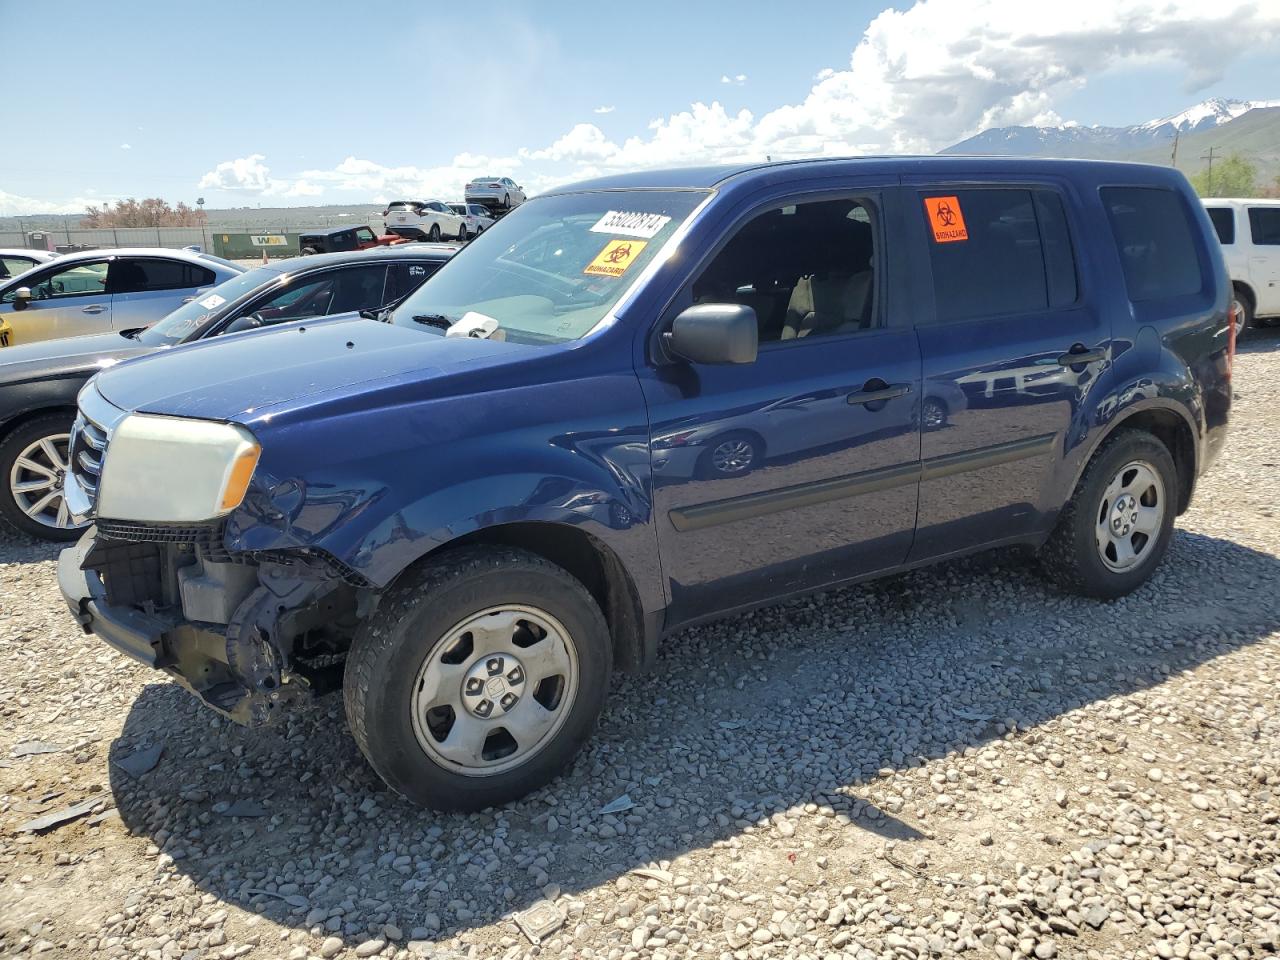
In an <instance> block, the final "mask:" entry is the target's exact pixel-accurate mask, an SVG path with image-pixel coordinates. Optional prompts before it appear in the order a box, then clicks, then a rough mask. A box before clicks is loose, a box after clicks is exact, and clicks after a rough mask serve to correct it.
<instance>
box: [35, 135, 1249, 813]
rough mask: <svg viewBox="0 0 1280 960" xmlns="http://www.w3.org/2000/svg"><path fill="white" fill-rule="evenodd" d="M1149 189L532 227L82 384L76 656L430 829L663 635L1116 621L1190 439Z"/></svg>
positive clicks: (1159, 188) (1157, 556) (758, 179)
mask: <svg viewBox="0 0 1280 960" xmlns="http://www.w3.org/2000/svg"><path fill="white" fill-rule="evenodd" d="M1230 301H1231V286H1230V283H1229V281H1228V279H1227V275H1226V272H1225V269H1224V264H1223V259H1222V255H1221V252H1220V251H1219V249H1218V244H1217V241H1216V240H1215V239H1214V235H1213V233H1212V228H1211V226H1210V222H1209V218H1208V216H1207V214H1206V213H1205V211H1204V209H1203V207H1202V206H1201V205H1200V203H1199V202H1198V201H1197V199H1196V197H1195V194H1194V193H1193V192H1192V191H1191V189H1190V187H1189V186H1188V184H1187V181H1186V180H1185V179H1184V178H1183V176H1182V175H1181V174H1179V173H1178V172H1177V171H1175V170H1171V169H1167V168H1163V167H1155V166H1140V165H1129V164H1116V163H1096V162H1079V161H1056V160H1024V159H980V158H966V157H935V158H920V159H910V158H897V159H850V160H814V161H804V162H794V163H773V164H764V165H752V166H739V167H714V168H692V169H683V170H676V171H670V172H650V173H643V174H632V175H626V176H619V177H615V178H612V179H606V180H599V181H594V182H590V183H585V184H580V185H576V186H572V187H565V188H564V189H561V190H558V191H555V192H552V193H549V194H544V195H542V196H539V197H537V198H536V199H533V200H530V201H529V202H527V203H525V204H522V205H521V206H519V207H518V208H517V209H516V210H515V211H514V212H512V213H511V214H510V215H509V216H507V217H506V218H504V219H503V220H501V221H500V222H499V223H497V224H496V225H495V226H494V227H493V228H492V229H490V230H488V231H486V232H485V233H484V234H483V235H482V236H480V237H477V238H476V239H475V240H474V241H473V242H472V243H471V244H470V245H469V246H467V247H466V248H465V249H463V250H462V251H461V252H460V253H459V254H458V255H457V256H456V257H455V258H454V259H453V260H452V261H451V262H450V263H449V264H448V265H447V266H446V267H445V268H444V269H442V270H440V271H439V272H438V273H436V274H435V275H434V276H432V277H431V278H430V279H429V280H427V282H426V283H424V284H423V285H422V286H421V287H419V288H418V290H417V291H416V292H415V293H413V294H412V295H411V296H410V297H409V298H408V299H407V300H405V301H404V302H403V304H402V305H401V306H399V307H398V308H397V309H396V310H395V311H394V313H393V314H392V315H391V316H390V319H389V322H379V321H376V320H371V319H356V318H352V319H349V320H337V321H329V322H325V323H317V324H309V323H302V324H294V325H290V326H287V327H281V328H278V329H276V330H273V331H269V332H264V333H261V334H259V335H257V336H253V337H229V338H224V339H220V340H219V339H215V340H212V341H207V342H203V343H197V344H193V345H189V346H183V347H180V348H177V349H174V350H171V351H167V352H165V353H164V354H160V355H155V356H151V357H147V358H144V359H140V360H130V361H126V362H124V363H120V364H118V365H116V366H113V367H111V368H109V369H106V370H104V371H102V372H101V373H99V374H98V375H97V376H96V377H95V378H94V379H93V380H92V381H90V383H89V384H88V385H87V386H86V387H85V388H84V390H83V391H82V392H81V394H80V397H79V415H78V419H77V421H76V424H75V427H74V428H73V434H72V438H71V447H72V449H71V454H72V455H71V458H70V460H71V471H70V473H69V475H68V477H67V479H66V485H65V496H66V502H67V504H68V505H69V507H70V508H71V510H72V512H73V513H74V514H75V515H76V516H78V517H90V518H92V519H93V525H92V526H91V527H90V528H89V529H88V532H87V533H86V534H85V536H84V537H83V539H82V540H80V541H79V543H78V544H77V545H75V546H74V547H70V548H68V549H67V550H66V551H65V552H64V553H63V554H62V556H61V559H60V562H59V571H58V572H59V582H60V585H61V588H62V591H63V594H64V595H65V597H66V600H67V603H68V605H69V607H70V609H71V612H72V614H73V615H74V616H75V618H76V619H77V621H78V622H79V623H80V624H81V625H83V627H84V629H85V630H86V631H89V632H92V633H95V634H97V635H98V636H99V637H100V638H101V639H102V640H103V641H105V642H106V643H108V644H110V645H111V646H113V647H114V648H116V649H117V650H120V651H122V652H124V653H126V654H128V655H129V656H131V657H134V658H135V659H137V660H140V661H142V662H143V663H145V664H148V665H150V666H153V667H155V668H157V669H160V670H162V671H164V672H165V673H167V674H168V675H169V676H171V677H172V678H173V679H174V680H176V681H177V682H178V683H180V684H182V685H183V686H184V687H186V688H187V689H188V690H189V691H190V692H191V693H192V694H194V695H195V696H196V697H198V698H199V699H200V700H202V701H203V702H204V703H205V704H207V705H208V706H209V707H211V708H212V709H214V710H217V711H219V712H220V713H222V714H224V715H225V716H227V717H230V718H232V719H234V720H236V721H239V722H240V723H243V724H248V725H257V724H266V723H270V722H271V721H273V720H275V719H278V718H279V717H280V716H281V715H282V714H284V713H286V712H287V711H289V710H290V709H293V708H294V707H295V705H296V704H297V703H298V702H299V701H301V700H303V699H305V698H307V697H309V696H311V695H313V694H316V693H319V692H321V691H323V690H326V689H328V688H331V687H335V686H338V685H341V687H342V689H343V693H344V699H345V707H346V714H347V718H348V721H349V726H350V729H351V733H352V736H353V737H354V738H355V741H356V743H357V744H358V745H359V747H360V749H361V750H362V751H363V753H364V755H365V756H366V757H367V758H368V760H369V762H370V764H371V765H372V766H373V768H374V769H375V770H376V771H377V773H378V774H379V775H380V776H381V777H382V778H383V779H384V780H385V781H386V782H387V783H388V784H390V785H391V786H392V787H393V788H395V789H396V790H397V791H399V792H400V793H401V794H403V795H404V796H406V797H409V798H411V799H412V800H414V801H417V802H421V803H424V804H428V805H432V806H435V807H438V808H450V809H476V808H479V807H484V806H487V805H490V804H499V803H503V802H505V801H509V800H511V799H513V798H516V797H519V796H521V795H522V794H525V793H526V792H528V791H530V790H532V789H534V788H536V787H538V786H540V785H542V784H544V783H546V782H548V781H549V780H550V779H552V778H553V777H554V776H556V775H557V773H559V772H560V771H562V770H564V769H565V767H566V765H568V764H569V763H570V762H571V760H572V758H573V757H574V755H575V754H576V753H577V752H578V750H579V749H580V748H581V746H582V745H583V743H584V742H585V741H586V740H587V739H588V737H589V736H590V734H591V731H592V729H593V725H594V724H595V722H596V719H597V717H598V715H599V714H600V712H601V709H602V708H603V706H604V703H605V697H606V693H607V691H608V690H609V678H610V674H611V673H612V672H613V671H615V670H623V671H638V670H643V669H645V668H646V667H648V666H649V665H651V664H652V663H653V662H654V658H655V654H656V651H657V649H658V646H659V644H660V643H662V642H663V641H664V640H667V639H670V638H674V642H678V633H679V631H680V630H681V629H682V628H684V627H687V626H688V625H690V624H694V623H697V622H699V621H703V620H707V619H709V618H713V617H723V616H725V615H727V614H732V613H735V612H739V611H745V610H748V609H750V608H752V607H755V606H758V605H761V604H767V603H774V602H776V601H779V600H781V599H783V598H786V597H792V596H795V595H798V594H803V593H806V592H812V591H817V590H825V589H829V588H832V587H837V586H842V585H847V584H851V583H855V582H857V581H862V580H866V579H868V578H872V577H879V576H883V575H885V574H890V573H894V572H897V571H902V570H906V569H910V568H913V567H918V566H922V565H925V564H931V563H936V562H938V561H940V560H945V559H947V558H951V557H957V556H960V555H963V554H968V553H971V552H974V551H978V550H990V549H996V548H1010V547H1014V546H1018V547H1023V548H1027V547H1029V548H1032V549H1034V550H1035V551H1037V553H1038V557H1039V565H1040V567H1041V568H1042V570H1043V571H1044V574H1045V575H1046V576H1047V577H1048V578H1049V580H1050V581H1052V582H1053V583H1054V584H1056V585H1058V586H1059V587H1060V588H1061V589H1063V590H1065V591H1069V592H1072V593H1076V594H1080V595H1083V596H1087V597H1094V598H1097V599H1098V600H1100V601H1104V602H1105V601H1107V600H1110V599H1113V598H1116V597H1120V596H1122V595H1124V594H1127V593H1129V592H1130V591H1132V590H1135V589H1137V588H1139V587H1140V586H1141V585H1142V584H1143V582H1144V581H1146V580H1147V579H1148V578H1149V577H1151V575H1152V574H1153V573H1154V572H1155V570H1156V569H1157V567H1158V565H1159V564H1160V562H1161V558H1162V557H1163V556H1164V554H1165V551H1166V548H1167V547H1168V545H1169V541H1170V537H1171V533H1172V527H1173V523H1174V518H1175V517H1176V516H1177V515H1178V514H1180V513H1182V512H1183V511H1185V510H1186V509H1187V506H1188V504H1189V503H1190V502H1191V498H1192V495H1193V493H1194V490H1195V485H1196V480H1197V478H1198V477H1199V476H1200V475H1201V474H1202V473H1203V472H1204V471H1205V470H1206V469H1207V468H1208V467H1209V466H1210V464H1212V463H1213V461H1214V459H1215V458H1216V457H1217V456H1218V455H1219V453H1220V451H1221V450H1222V446H1223V443H1224V440H1225V436H1226V427H1227V420H1228V414H1229V408H1230V403H1231V392H1230V377H1231V362H1232V356H1233V351H1234V325H1233V323H1232V322H1231V318H1230V307H1229V304H1230Z"/></svg>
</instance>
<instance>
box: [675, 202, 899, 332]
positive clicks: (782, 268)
mask: <svg viewBox="0 0 1280 960" xmlns="http://www.w3.org/2000/svg"><path fill="white" fill-rule="evenodd" d="M875 252H876V251H875V230H874V227H873V217H872V214H871V208H870V207H869V206H868V205H867V204H866V203H864V202H863V201H860V200H854V199H840V200H821V201H815V202H812V203H796V204H789V205H786V206H779V207H775V208H773V209H771V210H767V211H765V212H764V213H761V214H759V215H757V216H755V217H753V218H752V219H751V220H749V221H748V222H747V223H746V224H745V225H744V226H742V227H741V228H739V230H738V231H737V233H735V234H734V235H733V237H731V238H730V239H729V242H728V243H726V244H725V246H724V247H723V248H722V249H721V250H720V252H719V253H718V254H716V256H715V259H713V260H712V261H711V263H710V264H708V265H707V267H706V268H705V269H704V270H703V271H702V273H701V274H700V275H699V276H698V278H697V279H696V280H695V281H694V283H693V288H692V291H691V292H692V295H693V302H694V303H740V304H743V305H744V306H748V307H751V308H752V309H753V310H755V312H756V320H757V321H758V323H759V324H760V342H761V343H766V342H769V341H774V340H798V339H803V338H806V337H811V336H823V335H829V334H838V333H854V332H857V331H859V330H866V329H869V328H870V327H872V326H873V325H874V323H875V293H876V290H875V268H874V264H875Z"/></svg>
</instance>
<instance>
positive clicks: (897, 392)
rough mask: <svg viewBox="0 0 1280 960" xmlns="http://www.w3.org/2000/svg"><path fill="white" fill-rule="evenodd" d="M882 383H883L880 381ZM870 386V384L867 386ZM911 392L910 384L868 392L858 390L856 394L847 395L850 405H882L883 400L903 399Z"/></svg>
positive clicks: (888, 386)
mask: <svg viewBox="0 0 1280 960" xmlns="http://www.w3.org/2000/svg"><path fill="white" fill-rule="evenodd" d="M881 382H882V383H883V382H884V381H881ZM868 386H870V384H868ZM910 392H911V384H909V383H895V384H890V385H886V386H883V387H875V388H872V389H869V390H859V391H858V392H857V393H851V394H849V397H848V400H849V402H850V403H855V404H857V403H864V404H865V403H883V402H884V401H885V400H894V399H897V398H898V397H905V396H906V395H907V394H908V393H910Z"/></svg>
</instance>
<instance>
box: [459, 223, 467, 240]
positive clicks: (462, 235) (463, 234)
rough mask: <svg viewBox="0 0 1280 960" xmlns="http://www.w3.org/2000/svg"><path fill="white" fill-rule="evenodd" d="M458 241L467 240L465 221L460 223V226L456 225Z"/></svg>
mask: <svg viewBox="0 0 1280 960" xmlns="http://www.w3.org/2000/svg"><path fill="white" fill-rule="evenodd" d="M458 242H459V243H466V242H467V225H466V224H465V223H464V224H462V226H460V227H458Z"/></svg>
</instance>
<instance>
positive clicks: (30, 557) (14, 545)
mask: <svg viewBox="0 0 1280 960" xmlns="http://www.w3.org/2000/svg"><path fill="white" fill-rule="evenodd" d="M65 546H68V544H65V543H49V542H47V541H45V540H36V539H34V538H32V537H27V536H24V535H22V534H20V533H14V532H13V531H11V530H10V529H8V528H7V527H5V526H4V525H3V524H0V556H2V557H4V562H5V563H39V562H41V561H44V560H57V559H58V553H59V552H60V551H61V550H62V548H63V547H65Z"/></svg>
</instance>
